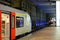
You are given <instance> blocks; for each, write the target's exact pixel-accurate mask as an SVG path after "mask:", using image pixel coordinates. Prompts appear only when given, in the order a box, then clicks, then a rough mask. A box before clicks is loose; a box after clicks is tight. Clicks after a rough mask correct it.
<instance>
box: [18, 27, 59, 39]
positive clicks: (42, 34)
mask: <svg viewBox="0 0 60 40" xmlns="http://www.w3.org/2000/svg"><path fill="white" fill-rule="evenodd" d="M17 40H60V27H53V26H49V27H46V28H44V29H42V30H38V31H36V32H34V33H32V34H29V35H27V36H25V37H22V38H20V39H17Z"/></svg>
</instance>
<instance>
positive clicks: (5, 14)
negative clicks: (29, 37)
mask: <svg viewBox="0 0 60 40" xmlns="http://www.w3.org/2000/svg"><path fill="white" fill-rule="evenodd" d="M29 32H31V18H30V15H29V14H28V13H27V12H24V11H21V10H18V9H15V8H12V7H9V6H6V5H3V4H0V40H15V39H16V36H19V35H22V34H25V33H29Z"/></svg>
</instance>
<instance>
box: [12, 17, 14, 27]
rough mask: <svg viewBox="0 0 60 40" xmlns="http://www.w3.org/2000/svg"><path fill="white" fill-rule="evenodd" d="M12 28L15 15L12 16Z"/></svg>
mask: <svg viewBox="0 0 60 40" xmlns="http://www.w3.org/2000/svg"><path fill="white" fill-rule="evenodd" d="M12 28H14V16H12Z"/></svg>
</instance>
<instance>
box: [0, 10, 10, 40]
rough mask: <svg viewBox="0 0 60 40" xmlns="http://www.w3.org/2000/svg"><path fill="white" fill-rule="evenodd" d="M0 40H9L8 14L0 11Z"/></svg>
mask: <svg viewBox="0 0 60 40" xmlns="http://www.w3.org/2000/svg"><path fill="white" fill-rule="evenodd" d="M0 40H10V12H9V13H8V12H5V11H4V12H3V11H1V10H0Z"/></svg>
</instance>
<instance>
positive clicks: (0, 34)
mask: <svg viewBox="0 0 60 40" xmlns="http://www.w3.org/2000/svg"><path fill="white" fill-rule="evenodd" d="M1 13H2V11H1V10H0V40H2V19H1V18H2V14H1Z"/></svg>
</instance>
